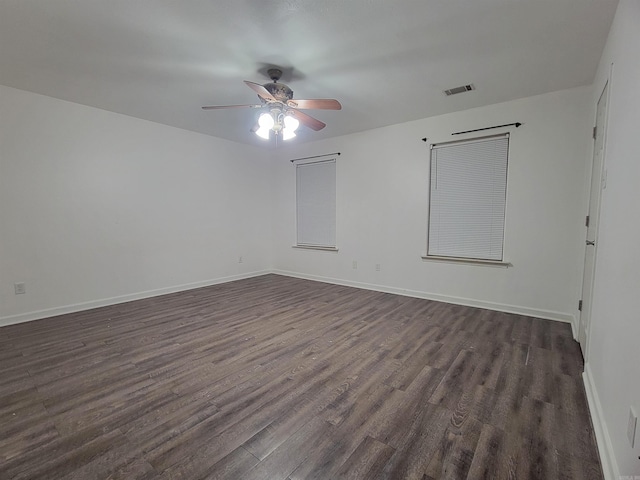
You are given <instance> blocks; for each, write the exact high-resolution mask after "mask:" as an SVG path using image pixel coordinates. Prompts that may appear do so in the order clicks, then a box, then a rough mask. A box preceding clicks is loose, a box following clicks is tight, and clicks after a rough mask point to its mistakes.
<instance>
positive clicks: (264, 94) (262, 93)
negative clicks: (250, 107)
mask: <svg viewBox="0 0 640 480" xmlns="http://www.w3.org/2000/svg"><path fill="white" fill-rule="evenodd" d="M244 83H246V84H247V87H249V88H250V89H251V90H253V91H254V92H256V93H257V94H258V96H259V97H260V98H263V99H265V100H269V101H271V102H277V100H276V98H275V97H274V96H273V95H271V94H270V93H269V90H267V89H266V88H264V87H263V86H262V85H260V84H259V83H255V82H250V81H248V80H245V81H244Z"/></svg>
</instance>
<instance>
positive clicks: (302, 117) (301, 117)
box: [289, 110, 327, 132]
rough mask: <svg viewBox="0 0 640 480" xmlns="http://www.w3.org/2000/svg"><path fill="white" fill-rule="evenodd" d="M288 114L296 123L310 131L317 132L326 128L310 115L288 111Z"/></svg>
mask: <svg viewBox="0 0 640 480" xmlns="http://www.w3.org/2000/svg"><path fill="white" fill-rule="evenodd" d="M289 113H290V114H291V115H292V116H293V117H295V118H297V119H298V121H299V122H300V123H301V124H303V125H305V126H307V127H309V128H310V129H312V130H315V131H316V132H317V131H318V130H322V129H323V128H324V127H326V126H327V125H326V124H325V123H323V122H321V121H320V120H318V119H317V118H313V117H312V116H311V115H307V114H306V113H304V112H301V111H300V110H289Z"/></svg>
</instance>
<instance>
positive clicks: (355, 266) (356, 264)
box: [351, 260, 358, 270]
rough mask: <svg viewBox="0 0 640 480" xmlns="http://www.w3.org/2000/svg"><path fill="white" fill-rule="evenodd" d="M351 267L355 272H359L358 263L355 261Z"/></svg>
mask: <svg viewBox="0 0 640 480" xmlns="http://www.w3.org/2000/svg"><path fill="white" fill-rule="evenodd" d="M351 266H352V267H353V269H354V270H357V268H358V262H357V261H355V260H354V261H353V263H352V264H351Z"/></svg>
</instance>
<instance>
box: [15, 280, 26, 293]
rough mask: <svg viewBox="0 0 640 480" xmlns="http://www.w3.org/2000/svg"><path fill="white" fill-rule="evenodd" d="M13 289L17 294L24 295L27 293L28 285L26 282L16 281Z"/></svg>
mask: <svg viewBox="0 0 640 480" xmlns="http://www.w3.org/2000/svg"><path fill="white" fill-rule="evenodd" d="M13 290H14V292H16V295H22V294H23V293H27V287H26V286H25V284H24V282H20V283H14V284H13Z"/></svg>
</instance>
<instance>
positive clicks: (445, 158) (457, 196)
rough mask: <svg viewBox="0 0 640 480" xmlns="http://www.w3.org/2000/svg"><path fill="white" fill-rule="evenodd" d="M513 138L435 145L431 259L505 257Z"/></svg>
mask: <svg viewBox="0 0 640 480" xmlns="http://www.w3.org/2000/svg"><path fill="white" fill-rule="evenodd" d="M508 151H509V137H508V135H505V136H500V137H486V138H482V139H477V140H470V141H464V142H458V143H449V144H442V145H434V146H433V147H432V150H431V175H430V179H431V180H430V183H431V188H430V195H429V197H430V201H429V238H428V246H427V256H440V257H456V258H469V259H480V260H497V261H501V260H502V259H503V258H502V257H503V240H504V220H505V207H506V192H507V157H508Z"/></svg>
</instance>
